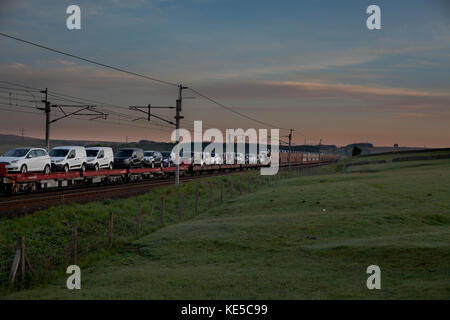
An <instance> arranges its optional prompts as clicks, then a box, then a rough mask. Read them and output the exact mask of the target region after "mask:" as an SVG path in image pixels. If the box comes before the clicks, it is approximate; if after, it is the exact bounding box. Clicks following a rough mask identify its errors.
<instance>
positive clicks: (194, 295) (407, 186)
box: [4, 160, 450, 299]
mask: <svg viewBox="0 0 450 320" xmlns="http://www.w3.org/2000/svg"><path fill="white" fill-rule="evenodd" d="M370 167H371V170H370V172H354V173H347V174H334V175H326V176H310V177H300V178H290V179H285V180H281V181H278V182H275V183H273V184H271V185H266V186H263V187H262V188H261V189H260V190H258V191H257V192H254V193H250V194H244V195H243V196H241V197H235V198H233V199H232V200H226V201H225V202H224V203H223V204H221V205H219V206H216V207H213V208H210V209H209V210H207V209H206V208H205V209H204V210H202V212H201V214H200V215H198V216H195V217H192V218H191V219H188V220H186V221H183V222H180V223H176V224H172V225H168V226H166V227H164V228H159V229H158V230H156V231H154V232H151V233H148V234H147V235H146V236H144V237H142V238H140V239H136V240H134V241H130V242H127V243H126V244H125V245H123V246H121V247H120V248H119V249H117V250H116V251H115V252H114V253H112V254H109V255H105V256H102V257H99V258H98V259H91V261H90V262H89V263H88V264H86V265H84V266H82V289H81V290H79V291H69V290H67V289H66V288H65V280H66V278H65V277H64V276H61V277H59V278H58V279H56V280H53V281H51V283H49V284H48V285H45V286H43V287H35V288H33V289H29V290H22V291H18V292H13V293H10V294H9V295H7V296H4V298H6V299H355V298H361V299H438V298H439V299H449V298H450V200H449V199H450V197H449V196H450V191H449V190H450V161H449V160H431V161H422V162H420V161H412V162H404V163H390V164H382V165H378V166H370ZM362 168H363V167H359V168H358V169H362ZM118 201H119V200H118ZM124 201H126V200H124ZM94 260H95V261H94ZM373 264H375V265H378V266H379V267H380V268H381V279H382V280H381V287H382V289H381V290H368V289H367V288H366V279H367V277H368V275H367V274H366V268H367V267H368V266H369V265H373Z"/></svg>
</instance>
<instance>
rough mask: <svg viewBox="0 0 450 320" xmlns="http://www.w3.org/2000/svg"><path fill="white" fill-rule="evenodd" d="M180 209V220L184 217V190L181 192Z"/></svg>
mask: <svg viewBox="0 0 450 320" xmlns="http://www.w3.org/2000/svg"><path fill="white" fill-rule="evenodd" d="M179 209H180V220H181V219H183V193H182V192H180V202H179Z"/></svg>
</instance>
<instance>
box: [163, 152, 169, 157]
mask: <svg viewBox="0 0 450 320" xmlns="http://www.w3.org/2000/svg"><path fill="white" fill-rule="evenodd" d="M161 154H162V156H163V157H166V158H170V152H161Z"/></svg>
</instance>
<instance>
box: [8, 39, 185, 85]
mask: <svg viewBox="0 0 450 320" xmlns="http://www.w3.org/2000/svg"><path fill="white" fill-rule="evenodd" d="M0 35H1V36H3V37H6V38H10V39H13V40H16V41H19V42H23V43H26V44H29V45H32V46H35V47H38V48H41V49H45V50H48V51H52V52H55V53H59V54H62V55H65V56H68V57H71V58H74V59H77V60H81V61H85V62H89V63H92V64H96V65H98V66H101V67H104V68H108V69H112V70H115V71H119V72H123V73H127V74H130V75H133V76H136V77H140V78H144V79H147V80H151V81H156V82H160V83H164V84H167V85H171V86H176V87H178V84H177V83H174V82H170V81H166V80H162V79H158V78H155V77H150V76H146V75H144V74H141V73H137V72H132V71H128V70H125V69H122V68H119V67H114V66H111V65H108V64H105V63H101V62H98V61H95V60H92V59H87V58H83V57H80V56H77V55H75V54H71V53H68V52H64V51H61V50H57V49H53V48H50V47H47V46H44V45H42V44H39V43H36V42H32V41H28V40H25V39H21V38H18V37H14V36H11V35H9V34H6V33H3V32H0Z"/></svg>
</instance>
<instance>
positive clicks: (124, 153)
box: [115, 149, 133, 158]
mask: <svg viewBox="0 0 450 320" xmlns="http://www.w3.org/2000/svg"><path fill="white" fill-rule="evenodd" d="M132 154H133V150H130V149H123V150H119V151H117V153H116V155H115V156H116V157H118V158H124V157H131V155H132Z"/></svg>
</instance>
